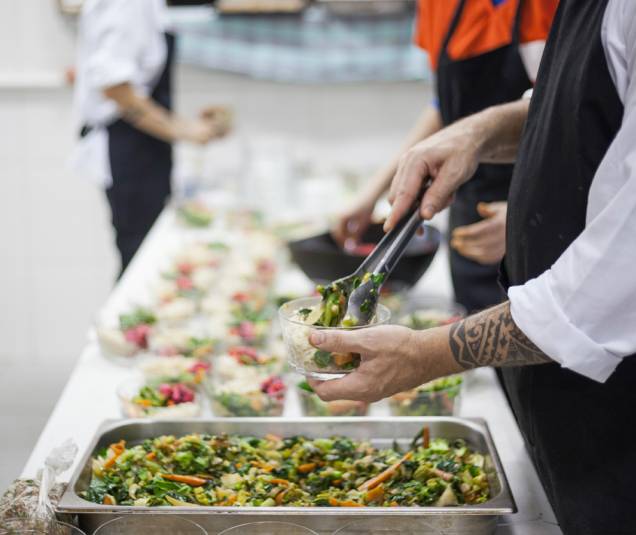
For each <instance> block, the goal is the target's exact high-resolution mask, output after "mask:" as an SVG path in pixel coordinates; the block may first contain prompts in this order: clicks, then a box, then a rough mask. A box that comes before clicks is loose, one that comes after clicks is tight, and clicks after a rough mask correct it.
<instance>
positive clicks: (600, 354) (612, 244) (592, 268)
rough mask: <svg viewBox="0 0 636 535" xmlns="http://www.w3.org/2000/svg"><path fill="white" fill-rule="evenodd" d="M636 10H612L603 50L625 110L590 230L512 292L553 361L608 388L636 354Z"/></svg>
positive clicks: (625, 5) (517, 315) (599, 179)
mask: <svg viewBox="0 0 636 535" xmlns="http://www.w3.org/2000/svg"><path fill="white" fill-rule="evenodd" d="M635 21H636V4H634V3H633V2H630V1H625V0H620V1H617V0H614V1H613V2H610V4H609V5H608V9H607V12H606V16H605V20H604V25H603V34H602V37H603V44H604V46H605V50H606V55H607V58H608V65H609V67H610V72H611V73H612V77H613V79H614V82H615V85H616V89H617V91H618V94H619V96H620V98H621V100H622V101H623V104H624V106H625V112H624V116H623V123H622V126H621V129H620V130H619V132H618V134H617V136H616V138H615V139H614V141H613V143H612V144H611V146H610V148H609V149H608V151H607V154H606V155H605V158H604V159H603V161H602V162H601V165H600V166H599V168H598V171H597V173H596V175H595V177H594V180H593V182H592V187H591V189H590V194H589V204H588V211H587V222H586V227H585V230H584V231H583V232H582V233H581V235H580V236H579V237H578V238H577V239H576V240H575V241H574V242H573V243H572V244H571V245H570V247H569V248H568V249H567V250H566V251H565V252H564V253H563V255H561V257H560V258H559V259H558V260H557V262H556V263H555V264H554V265H553V266H552V268H551V269H549V270H548V271H546V272H545V273H543V274H542V275H541V276H539V277H537V278H536V279H533V280H531V281H529V282H528V283H526V284H525V285H523V286H519V287H515V288H511V289H510V291H509V298H510V303H511V311H512V317H513V318H514V320H515V322H516V323H517V325H519V327H520V328H521V329H522V330H523V332H525V333H526V334H527V335H528V337H529V338H530V339H532V340H534V342H535V343H536V344H537V345H538V346H539V347H540V348H541V349H542V350H543V351H544V352H545V353H547V354H549V355H550V356H551V357H552V358H553V359H554V360H555V361H557V362H559V363H561V365H562V366H563V367H565V368H569V369H571V370H574V371H576V372H578V373H580V374H582V375H585V376H587V377H589V378H591V379H595V380H597V381H601V382H603V381H605V380H606V379H607V378H608V377H609V376H610V375H611V374H612V372H613V371H614V370H615V368H616V366H618V364H619V363H620V362H621V360H622V359H623V358H624V357H626V356H628V355H633V354H634V353H636V329H634V325H636V306H635V305H634V303H636V276H634V265H636V250H635V249H634V236H636V144H635V143H634V140H635V139H636V22H635Z"/></svg>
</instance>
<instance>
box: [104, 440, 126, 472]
mask: <svg viewBox="0 0 636 535" xmlns="http://www.w3.org/2000/svg"><path fill="white" fill-rule="evenodd" d="M109 450H110V451H112V452H113V454H112V455H111V456H110V457H109V458H108V459H106V462H105V463H104V468H105V469H108V468H111V467H112V466H113V465H114V464H115V461H117V459H119V456H120V455H121V454H122V453H124V451H126V441H125V440H120V441H119V442H116V443H115V444H111V445H110V446H109Z"/></svg>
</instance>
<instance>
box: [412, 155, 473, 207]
mask: <svg viewBox="0 0 636 535" xmlns="http://www.w3.org/2000/svg"><path fill="white" fill-rule="evenodd" d="M475 165H476V164H475ZM474 172H475V167H474V165H472V164H470V163H467V162H464V161H462V160H461V159H459V158H449V159H447V160H446V161H445V162H444V163H443V165H442V166H441V168H440V169H439V172H438V173H437V174H436V176H435V177H434V179H433V181H432V182H431V185H430V186H429V188H428V189H427V190H426V193H425V195H424V198H423V199H422V207H421V214H422V217H423V218H424V219H431V218H432V217H433V216H434V215H435V214H437V213H438V212H441V211H442V210H443V209H444V207H445V206H447V204H448V203H449V200H450V199H451V198H452V197H453V195H454V194H455V192H456V191H457V188H459V186H460V185H461V184H463V183H464V182H465V181H466V180H467V179H468V178H469V177H470V176H471V175H472V174H473V173H474Z"/></svg>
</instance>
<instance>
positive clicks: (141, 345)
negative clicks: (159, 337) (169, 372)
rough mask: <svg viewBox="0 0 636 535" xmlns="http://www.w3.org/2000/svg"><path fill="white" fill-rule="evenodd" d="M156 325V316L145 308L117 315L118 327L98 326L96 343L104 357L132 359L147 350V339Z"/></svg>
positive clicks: (137, 308)
mask: <svg viewBox="0 0 636 535" xmlns="http://www.w3.org/2000/svg"><path fill="white" fill-rule="evenodd" d="M156 323H157V317H156V315H155V314H154V313H153V312H151V311H150V310H148V309H147V308H145V307H136V308H134V309H133V310H132V311H131V312H128V313H125V314H120V315H119V325H118V326H117V327H108V326H104V325H98V326H97V328H96V333H97V341H98V343H99V346H100V349H101V350H102V352H103V353H104V354H105V355H106V356H116V357H132V356H134V355H135V354H137V353H139V352H140V351H145V350H146V349H148V338H149V336H150V335H151V333H152V330H153V327H154V325H155V324H156Z"/></svg>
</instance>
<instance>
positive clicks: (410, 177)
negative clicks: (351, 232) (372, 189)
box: [384, 158, 429, 231]
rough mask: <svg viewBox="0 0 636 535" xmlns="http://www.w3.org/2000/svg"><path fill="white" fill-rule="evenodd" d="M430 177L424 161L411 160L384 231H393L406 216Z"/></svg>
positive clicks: (407, 165)
mask: <svg viewBox="0 0 636 535" xmlns="http://www.w3.org/2000/svg"><path fill="white" fill-rule="evenodd" d="M428 176H429V171H428V165H427V163H426V162H425V161H424V160H422V159H414V158H411V159H410V160H409V161H408V162H407V163H406V165H405V166H404V170H403V174H402V177H401V180H400V183H399V185H398V188H397V191H396V193H395V198H394V200H393V205H392V209H391V213H390V214H389V217H388V218H387V220H386V221H385V223H384V230H385V231H387V230H391V229H392V228H393V227H395V225H396V224H397V223H398V221H400V219H402V217H404V215H406V213H407V212H408V211H409V209H410V208H411V206H413V203H414V202H415V200H416V199H417V196H418V194H419V192H420V189H421V187H422V183H423V182H424V180H425V179H427V178H428Z"/></svg>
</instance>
